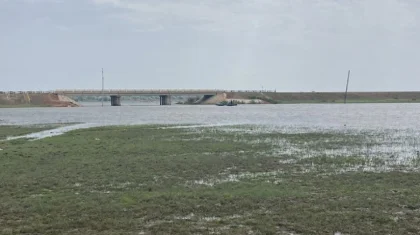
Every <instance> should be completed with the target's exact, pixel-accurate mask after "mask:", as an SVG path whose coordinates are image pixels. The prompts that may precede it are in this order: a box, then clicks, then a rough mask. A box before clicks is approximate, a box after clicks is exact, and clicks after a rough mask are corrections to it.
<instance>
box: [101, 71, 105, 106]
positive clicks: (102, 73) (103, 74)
mask: <svg viewBox="0 0 420 235" xmlns="http://www.w3.org/2000/svg"><path fill="white" fill-rule="evenodd" d="M104 82H105V81H104V69H103V68H102V98H101V100H102V107H104Z"/></svg>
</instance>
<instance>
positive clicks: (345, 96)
mask: <svg viewBox="0 0 420 235" xmlns="http://www.w3.org/2000/svg"><path fill="white" fill-rule="evenodd" d="M349 81H350V70H349V73H348V74H347V84H346V93H345V94H344V103H345V104H347V91H348V90H349Z"/></svg>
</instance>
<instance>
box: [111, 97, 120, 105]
mask: <svg viewBox="0 0 420 235" xmlns="http://www.w3.org/2000/svg"><path fill="white" fill-rule="evenodd" d="M111 106H121V96H119V95H111Z"/></svg>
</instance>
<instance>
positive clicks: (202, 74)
mask: <svg viewBox="0 0 420 235" xmlns="http://www.w3.org/2000/svg"><path fill="white" fill-rule="evenodd" d="M419 18H420V0H0V82H1V83H0V90H52V89H61V88H71V89H73V88H83V89H89V88H100V87H101V68H102V67H103V68H104V69H105V87H106V88H139V89H145V88H220V89H260V88H261V87H262V86H263V87H264V89H276V90H277V91H342V90H343V89H344V88H345V82H346V76H347V70H349V69H350V70H351V71H352V77H351V80H350V88H349V90H352V91H380V90H387V91H391V90H420V26H419V24H418V22H419Z"/></svg>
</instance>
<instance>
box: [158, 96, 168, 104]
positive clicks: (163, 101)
mask: <svg viewBox="0 0 420 235" xmlns="http://www.w3.org/2000/svg"><path fill="white" fill-rule="evenodd" d="M159 97H160V105H171V96H170V95H161V96H159Z"/></svg>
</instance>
